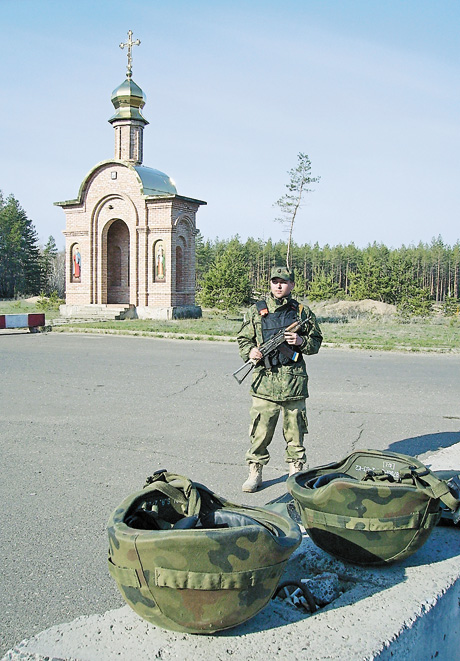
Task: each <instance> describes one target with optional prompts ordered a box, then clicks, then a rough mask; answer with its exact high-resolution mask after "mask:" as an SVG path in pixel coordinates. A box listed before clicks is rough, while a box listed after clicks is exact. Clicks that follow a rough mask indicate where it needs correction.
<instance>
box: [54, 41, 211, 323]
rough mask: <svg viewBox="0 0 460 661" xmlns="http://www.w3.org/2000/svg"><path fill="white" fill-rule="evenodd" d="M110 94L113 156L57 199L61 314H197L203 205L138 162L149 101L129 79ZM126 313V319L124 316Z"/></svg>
mask: <svg viewBox="0 0 460 661" xmlns="http://www.w3.org/2000/svg"><path fill="white" fill-rule="evenodd" d="M139 44H140V41H139V39H137V40H136V41H133V40H132V32H131V30H130V31H129V32H128V41H127V43H124V44H120V48H124V47H126V48H127V51H128V67H127V73H126V79H125V80H124V82H123V83H122V84H121V85H120V86H119V87H117V88H116V89H115V90H114V91H113V93H112V98H111V100H112V104H113V106H114V110H115V112H114V114H113V115H112V116H111V117H110V119H109V120H108V121H109V122H110V124H111V125H112V126H113V129H114V134H115V135H114V137H115V153H114V157H113V158H112V159H110V160H105V161H101V162H100V163H98V164H97V165H95V166H94V167H93V168H92V170H90V172H89V173H88V174H87V175H86V177H85V178H84V179H83V182H82V184H81V186H80V190H79V192H78V196H77V198H76V199H74V200H66V201H63V202H56V203H55V204H56V205H57V206H60V207H61V208H62V209H63V210H64V212H65V216H66V228H65V231H64V235H65V242H66V245H65V255H66V257H65V269H66V276H65V281H66V303H65V305H63V306H61V314H62V315H63V316H69V317H71V316H82V315H83V316H84V314H86V313H87V314H90V313H97V312H99V313H100V314H101V315H103V314H104V313H105V311H106V310H107V309H110V308H111V309H117V308H119V309H120V310H125V311H126V313H127V314H128V315H129V316H134V317H138V318H152V319H173V318H180V317H198V316H201V308H200V307H199V306H197V305H195V235H196V234H197V229H196V213H197V211H198V209H199V207H200V205H203V204H206V202H203V201H202V200H197V199H194V198H191V197H185V196H183V195H179V193H178V192H177V188H176V185H175V183H174V181H173V180H172V179H171V177H169V176H168V175H167V174H165V173H164V172H160V171H159V170H156V169H153V168H150V167H147V166H145V165H143V131H144V127H145V126H147V124H148V121H147V120H146V119H145V118H144V116H143V114H142V109H143V108H144V105H145V102H146V96H145V94H144V92H143V91H142V89H141V88H140V87H139V86H138V85H137V84H136V83H135V82H134V80H133V79H132V47H133V46H135V45H139ZM122 316H123V314H122Z"/></svg>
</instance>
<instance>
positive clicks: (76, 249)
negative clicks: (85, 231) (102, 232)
mask: <svg viewBox="0 0 460 661" xmlns="http://www.w3.org/2000/svg"><path fill="white" fill-rule="evenodd" d="M72 282H81V253H80V246H79V245H78V243H76V244H75V245H74V246H72Z"/></svg>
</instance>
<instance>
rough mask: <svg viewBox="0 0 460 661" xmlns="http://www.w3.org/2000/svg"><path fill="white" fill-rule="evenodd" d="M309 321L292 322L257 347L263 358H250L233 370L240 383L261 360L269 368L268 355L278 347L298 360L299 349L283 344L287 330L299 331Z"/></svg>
mask: <svg viewBox="0 0 460 661" xmlns="http://www.w3.org/2000/svg"><path fill="white" fill-rule="evenodd" d="M307 323H308V319H304V320H303V321H300V320H298V321H294V322H293V323H292V324H290V325H289V326H287V328H281V330H279V331H278V332H277V333H275V335H273V336H272V337H271V338H270V339H269V340H267V341H266V342H264V343H263V344H261V345H260V347H257V348H258V349H259V351H260V353H261V354H262V358H260V359H259V360H254V359H252V358H250V359H249V360H248V361H247V362H246V363H244V365H242V366H241V367H240V368H239V369H237V370H236V372H233V376H234V377H235V379H236V380H237V381H238V383H243V381H244V380H245V378H246V377H247V375H248V374H249V373H250V372H251V370H252V369H253V368H254V367H255V366H256V365H257V364H258V363H260V361H261V360H264V361H265V365H266V367H267V368H269V367H270V362H269V360H268V357H269V356H270V354H271V353H273V352H274V351H275V350H276V349H279V350H280V351H281V353H284V354H286V355H288V356H289V358H290V359H291V360H294V361H295V360H298V359H299V358H300V356H301V354H300V352H299V351H295V350H294V349H291V347H290V346H289V345H286V346H282V345H283V344H284V341H285V337H284V334H285V333H286V332H287V333H297V331H299V330H300V329H301V328H303V327H304V326H305V324H307Z"/></svg>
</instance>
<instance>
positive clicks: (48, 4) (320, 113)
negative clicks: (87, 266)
mask: <svg viewBox="0 0 460 661" xmlns="http://www.w3.org/2000/svg"><path fill="white" fill-rule="evenodd" d="M459 24H460V3H459V2H458V0H437V1H436V0H432V1H429V2H428V1H426V0H336V1H333V0H303V1H302V0H280V1H277V2H275V1H271V0H266V1H260V0H252V1H249V0H248V1H244V0H220V1H219V0H195V1H194V0H188V1H187V0H168V1H165V0H163V1H162V2H160V1H157V0H143V1H138V0H123V1H120V0H110V1H109V0H92V1H91V2H89V1H87V0H78V2H77V1H74V2H72V1H70V0H59V1H53V0H0V25H1V26H2V41H3V48H2V65H3V66H2V70H3V93H2V103H1V104H0V154H1V157H0V190H2V191H3V194H4V195H7V194H9V193H13V195H15V197H16V198H17V199H18V200H19V202H20V203H21V204H22V206H23V207H24V209H25V210H26V212H27V214H28V215H29V217H30V218H31V219H32V221H33V223H34V225H35V227H36V229H37V232H38V234H39V237H40V240H41V241H42V242H46V240H47V238H48V236H49V235H53V236H54V238H55V239H56V242H57V244H58V246H59V247H62V246H63V245H64V240H63V235H62V231H63V230H64V229H65V218H64V212H63V211H62V210H61V209H60V208H58V207H55V206H53V202H55V201H58V200H65V199H73V198H75V197H76V195H77V192H78V189H79V186H80V184H81V181H82V179H83V178H84V176H85V175H86V174H87V172H88V171H89V170H90V169H91V168H92V167H93V166H94V165H95V164H96V163H98V162H99V161H102V160H105V159H110V158H112V156H113V150H114V136H113V128H112V127H111V125H110V124H108V122H107V120H108V119H109V117H110V116H111V115H112V114H113V107H112V104H111V102H110V96H111V93H112V91H113V89H114V88H115V87H117V86H118V85H119V84H120V83H121V82H123V80H124V78H125V72H126V62H127V58H126V49H125V50H121V49H120V48H119V44H120V42H122V41H126V38H127V32H128V30H129V29H131V30H133V33H134V35H133V37H134V39H136V38H139V39H140V40H141V42H142V43H141V45H140V46H139V47H135V48H134V50H133V80H134V81H135V82H136V83H137V84H138V85H139V86H140V87H141V88H142V89H143V90H144V92H145V94H146V96H147V104H146V106H145V108H144V111H143V114H144V116H145V117H146V119H147V120H148V121H149V122H150V123H149V125H148V126H147V127H146V129H145V131H144V164H145V165H147V166H150V167H153V168H157V169H159V170H162V171H163V172H166V173H167V174H168V175H170V176H171V177H172V178H173V179H174V180H175V182H176V185H177V189H178V192H179V193H180V194H182V195H185V196H189V197H195V198H198V199H201V200H206V201H207V203H208V205H207V206H206V207H202V208H201V209H200V210H199V213H198V216H197V225H198V228H199V229H200V231H201V232H202V234H203V235H204V236H205V237H206V238H211V239H214V238H216V237H219V238H230V237H231V236H234V235H236V234H238V235H239V236H240V237H241V238H242V239H246V238H247V237H248V236H252V237H254V238H265V239H267V238H268V237H271V238H272V239H274V240H277V239H280V238H286V235H285V234H283V230H282V226H281V225H279V224H278V223H276V222H275V221H274V219H275V218H276V216H277V210H276V208H274V206H273V205H274V203H275V202H276V200H277V199H278V198H279V197H281V196H282V195H283V194H284V192H285V184H286V183H287V182H288V174H287V172H288V171H289V170H290V169H291V168H293V167H295V165H296V160H297V154H298V152H304V153H307V154H308V155H309V156H310V159H311V162H312V174H313V175H320V176H321V181H320V182H319V183H318V184H316V185H315V186H314V188H315V190H314V192H313V193H311V194H309V195H308V197H307V198H306V200H305V205H304V207H303V208H302V211H301V214H300V216H298V220H297V222H296V226H295V229H294V240H295V241H297V242H298V243H312V244H313V243H315V242H318V243H319V244H320V245H324V244H326V243H328V244H330V245H336V244H339V243H342V244H346V243H349V242H351V241H353V242H354V243H355V244H356V245H357V246H360V247H361V246H365V245H367V244H368V243H372V242H374V241H377V242H379V243H380V242H381V243H385V244H386V245H387V246H389V247H398V246H400V245H402V244H405V245H408V244H411V243H418V242H419V241H423V242H428V243H429V242H430V241H431V239H432V238H433V237H434V236H438V235H439V234H441V236H442V237H443V239H444V241H445V242H446V243H448V244H450V245H452V244H453V243H455V242H456V241H457V240H458V239H459V238H460V213H459V209H460V187H459V180H460V160H459V154H460V85H459V82H460V81H459V72H460V45H459V44H460V40H459V39H458V26H459ZM5 42H6V43H5Z"/></svg>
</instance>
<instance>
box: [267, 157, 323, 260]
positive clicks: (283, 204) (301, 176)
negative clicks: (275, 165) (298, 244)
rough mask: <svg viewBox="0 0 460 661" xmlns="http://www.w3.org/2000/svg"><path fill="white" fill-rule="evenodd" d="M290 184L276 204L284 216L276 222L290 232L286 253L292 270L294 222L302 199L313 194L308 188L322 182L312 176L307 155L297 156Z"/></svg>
mask: <svg viewBox="0 0 460 661" xmlns="http://www.w3.org/2000/svg"><path fill="white" fill-rule="evenodd" d="M288 174H289V183H288V184H286V188H287V189H288V192H287V193H286V195H283V197H280V199H279V200H278V201H277V202H275V206H277V207H279V208H280V209H281V213H282V216H281V217H280V218H277V219H276V220H277V221H278V222H280V223H283V224H284V225H286V227H287V231H288V232H289V239H288V244H287V253H286V266H287V267H288V269H289V268H291V255H290V253H291V244H292V231H293V229H294V222H295V219H296V216H297V212H298V211H299V209H300V207H301V205H302V198H303V196H304V194H305V193H311V192H312V189H311V188H308V187H309V186H310V185H311V184H314V183H316V182H318V181H319V180H320V177H312V176H311V161H310V159H309V157H308V156H307V154H302V153H299V154H298V155H297V167H296V168H294V169H292V170H290V171H289V172H288Z"/></svg>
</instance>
